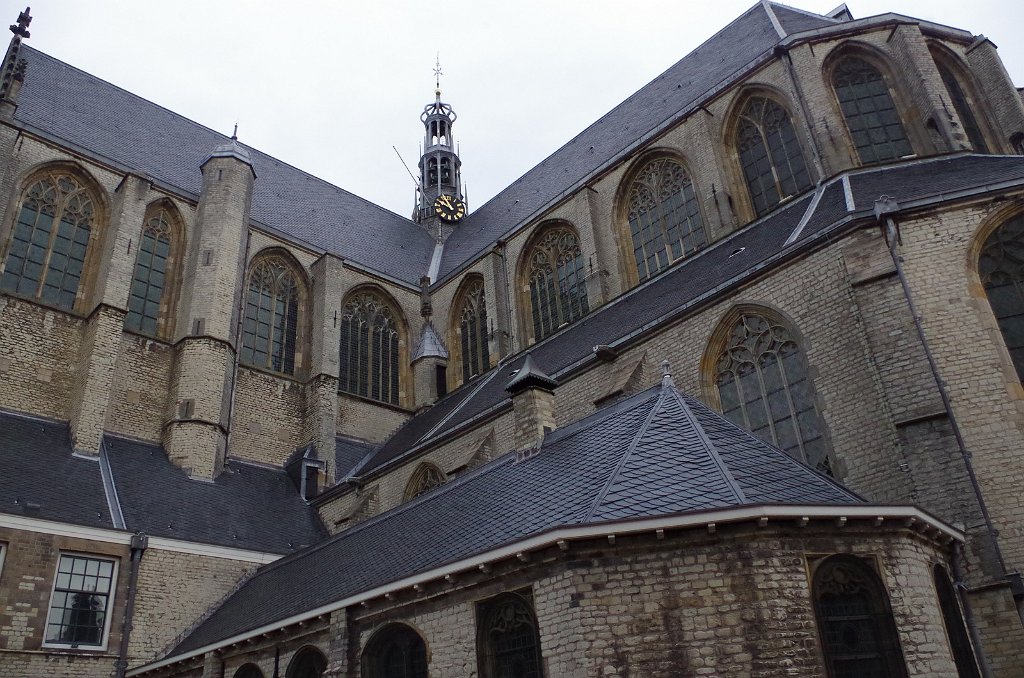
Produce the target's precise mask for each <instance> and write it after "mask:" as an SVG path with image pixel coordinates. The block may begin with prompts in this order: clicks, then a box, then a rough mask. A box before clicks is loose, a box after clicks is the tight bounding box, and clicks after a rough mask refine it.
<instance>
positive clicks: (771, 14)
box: [761, 0, 786, 39]
mask: <svg viewBox="0 0 1024 678" xmlns="http://www.w3.org/2000/svg"><path fill="white" fill-rule="evenodd" d="M761 6H762V7H764V13H765V14H767V15H768V20H769V21H771V22H772V28H774V29H775V32H776V33H778V34H779V38H781V39H784V38H785V37H786V31H785V30H784V29H783V28H782V24H781V23H780V22H779V17H777V16H775V10H773V9H772V5H771V3H770V2H768V0H761Z"/></svg>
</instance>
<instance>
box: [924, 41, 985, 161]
mask: <svg viewBox="0 0 1024 678" xmlns="http://www.w3.org/2000/svg"><path fill="white" fill-rule="evenodd" d="M935 65H936V66H938V67H939V75H941V76H942V83H943V84H944V85H945V86H946V91H947V92H949V98H950V99H952V101H953V108H954V109H956V115H957V117H958V118H960V124H962V125H963V126H964V132H965V133H966V134H967V138H968V139H969V140H970V142H971V147H972V148H974V152H975V153H988V152H989V151H988V144H987V143H985V135H984V133H982V131H981V125H979V124H978V118H977V117H976V116H975V115H974V107H973V106H972V105H971V102H970V100H969V99H968V97H967V93H966V92H964V88H963V86H961V84H960V81H959V80H958V79H957V77H956V76H955V75H953V71H951V70H950V69H949V67H948V66H946V64H944V63H942V62H941V61H936V62H935Z"/></svg>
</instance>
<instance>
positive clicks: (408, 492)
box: [405, 463, 448, 501]
mask: <svg viewBox="0 0 1024 678" xmlns="http://www.w3.org/2000/svg"><path fill="white" fill-rule="evenodd" d="M447 480H448V478H447V477H445V475H444V471H442V470H441V469H439V468H437V467H436V466H434V465H433V464H427V463H424V464H420V466H419V468H417V469H416V471H415V473H413V474H412V477H411V478H409V483H408V484H407V485H406V486H405V501H409V500H410V499H415V498H416V497H418V496H420V495H421V494H426V493H427V492H429V491H430V490H432V489H434V488H435V487H439V486H441V485H444V484H445V482H447Z"/></svg>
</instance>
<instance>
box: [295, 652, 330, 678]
mask: <svg viewBox="0 0 1024 678" xmlns="http://www.w3.org/2000/svg"><path fill="white" fill-rule="evenodd" d="M326 670H327V658H326V657H324V656H323V654H322V653H321V652H320V651H319V650H317V649H316V648H314V647H308V646H307V647H304V648H302V649H301V650H299V651H298V652H296V653H295V656H294V657H292V661H291V663H289V664H288V670H287V671H286V672H285V676H286V678H320V677H321V676H323V675H324V671H326Z"/></svg>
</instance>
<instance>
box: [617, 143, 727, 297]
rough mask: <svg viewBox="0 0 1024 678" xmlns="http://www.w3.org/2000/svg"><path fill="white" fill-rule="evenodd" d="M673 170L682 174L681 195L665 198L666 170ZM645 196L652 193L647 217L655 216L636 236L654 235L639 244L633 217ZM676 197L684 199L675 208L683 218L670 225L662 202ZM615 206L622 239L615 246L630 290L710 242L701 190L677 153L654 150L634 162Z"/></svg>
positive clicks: (676, 203)
mask: <svg viewBox="0 0 1024 678" xmlns="http://www.w3.org/2000/svg"><path fill="white" fill-rule="evenodd" d="M673 167H674V168H677V169H676V173H677V175H678V174H681V175H682V176H681V177H679V176H677V177H675V178H676V179H678V180H679V181H680V190H679V191H678V192H673V193H672V194H671V196H664V195H663V188H664V180H665V178H666V177H665V174H664V171H665V170H666V169H669V168H673ZM655 172H657V174H655ZM655 193H657V194H659V195H658V197H657V198H655V197H654V194H655ZM645 194H650V197H651V200H652V201H653V203H654V204H653V205H652V209H649V210H648V211H647V212H648V213H649V212H654V213H655V217H654V219H653V220H652V221H651V222H650V223H647V224H646V226H647V227H646V228H642V227H641V228H640V231H641V232H653V235H652V237H651V238H650V239H649V240H647V241H644V239H643V238H641V241H640V242H639V243H638V242H637V235H639V233H637V230H638V228H637V227H638V226H639V225H640V224H639V223H635V220H634V219H633V218H632V217H633V215H634V210H635V208H637V207H638V201H639V200H641V199H642V198H643V196H644V195H645ZM676 195H681V196H682V202H675V203H673V205H674V210H673V211H674V212H676V213H678V212H679V211H684V213H683V214H682V215H681V216H682V218H681V219H680V220H678V222H677V223H674V222H673V220H672V219H671V218H670V217H671V215H669V214H668V213H667V212H666V210H667V209H668V208H667V207H666V202H667V201H668V199H669V198H675V196H676ZM616 201H617V204H618V209H617V210H616V212H617V215H618V217H617V218H618V223H619V230H620V234H621V237H620V239H619V242H620V243H621V247H620V256H621V258H622V270H623V271H624V273H625V274H626V279H627V280H629V281H630V282H631V283H632V284H634V285H636V284H639V283H640V282H641V281H643V280H648V279H649V278H651V277H654V276H655V275H657V274H658V273H660V272H661V271H663V270H665V269H667V268H669V267H670V266H672V265H673V264H675V263H676V262H678V261H681V260H682V259H685V258H686V257H688V256H690V255H692V254H694V253H696V252H699V251H700V250H702V249H704V248H705V247H706V246H707V245H708V243H709V241H710V239H709V234H708V224H707V221H706V219H705V218H704V210H703V206H702V204H701V199H700V191H698V189H697V184H696V182H695V181H694V179H693V173H692V172H691V171H690V168H689V165H688V163H687V162H686V161H685V160H684V159H683V158H682V157H681V156H679V155H678V154H677V153H674V152H671V151H667V150H658V151H653V152H651V153H647V154H644V155H643V156H641V157H640V158H638V159H637V160H636V161H635V162H634V163H633V166H632V168H631V169H630V171H629V172H628V173H627V174H626V177H625V178H624V179H623V181H622V183H621V184H620V185H619V190H618V196H617V198H616ZM684 230H685V233H683V231H684ZM677 234H678V235H677ZM659 242H660V246H658V245H659ZM641 257H642V258H641ZM652 259H653V261H654V264H655V267H654V268H653V270H652V267H651V265H650V262H651V261H652ZM641 262H643V264H642V265H641ZM641 269H643V271H641Z"/></svg>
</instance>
